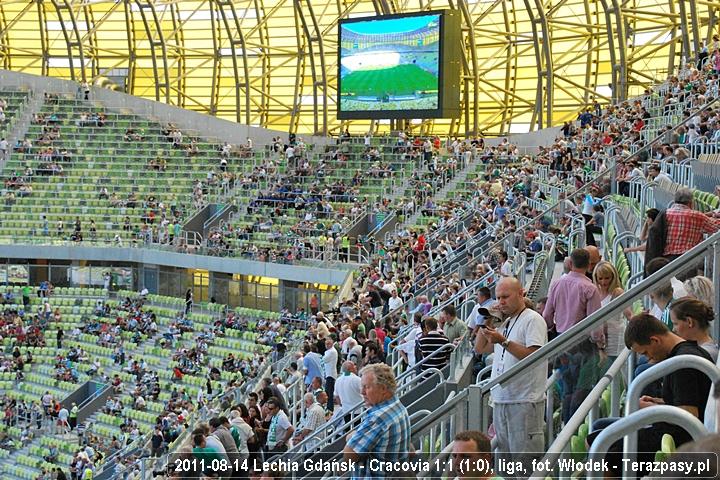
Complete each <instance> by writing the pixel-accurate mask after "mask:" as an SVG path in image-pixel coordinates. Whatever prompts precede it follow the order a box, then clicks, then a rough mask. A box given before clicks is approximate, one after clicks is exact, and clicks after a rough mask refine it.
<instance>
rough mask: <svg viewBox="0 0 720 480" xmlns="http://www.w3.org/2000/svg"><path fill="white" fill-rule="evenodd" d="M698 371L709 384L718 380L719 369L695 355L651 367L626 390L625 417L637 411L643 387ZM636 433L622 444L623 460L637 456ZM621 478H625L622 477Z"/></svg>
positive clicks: (670, 359)
mask: <svg viewBox="0 0 720 480" xmlns="http://www.w3.org/2000/svg"><path fill="white" fill-rule="evenodd" d="M686 368H687V369H693V370H699V371H700V372H702V373H704V374H706V375H707V376H708V377H710V381H711V383H715V382H716V381H718V380H720V368H718V367H717V366H715V365H714V364H713V363H712V362H711V361H709V360H705V359H704V358H702V357H698V356H696V355H678V356H677V357H672V358H668V359H667V360H663V361H662V362H660V363H658V364H656V365H653V366H652V367H650V368H648V369H647V370H645V371H644V372H642V373H641V374H640V375H638V376H637V377H635V379H634V380H633V382H632V383H631V384H630V388H629V389H628V394H627V400H626V402H625V417H626V418H628V417H630V416H631V415H632V414H633V413H635V412H636V411H637V410H639V408H640V405H639V402H640V396H641V395H642V391H643V389H644V388H645V387H647V386H648V385H649V384H650V383H652V382H654V381H655V380H659V379H661V378H663V377H665V376H667V375H669V374H670V373H673V372H676V371H678V370H684V369H686ZM637 441H638V438H637V431H632V432H630V433H629V434H628V435H626V436H625V441H624V444H623V454H624V455H625V458H628V459H630V460H635V456H636V454H637ZM623 478H627V477H625V476H623Z"/></svg>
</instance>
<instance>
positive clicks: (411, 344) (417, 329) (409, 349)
mask: <svg viewBox="0 0 720 480" xmlns="http://www.w3.org/2000/svg"><path fill="white" fill-rule="evenodd" d="M422 317H423V316H422V315H420V314H417V313H416V314H415V315H413V328H412V330H410V332H408V334H407V335H405V337H403V338H402V339H401V340H400V343H399V344H398V346H397V348H398V350H399V351H400V355H402V356H403V357H404V358H405V361H406V362H407V364H408V367H414V366H415V363H416V362H417V359H416V358H415V351H416V348H417V343H416V342H417V339H418V337H419V336H420V335H421V334H422V326H421V325H420V320H421V319H422Z"/></svg>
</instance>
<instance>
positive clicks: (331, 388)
mask: <svg viewBox="0 0 720 480" xmlns="http://www.w3.org/2000/svg"><path fill="white" fill-rule="evenodd" d="M325 393H327V396H328V403H327V410H328V412H330V413H332V411H333V408H334V407H335V397H334V395H335V379H334V378H333V377H325Z"/></svg>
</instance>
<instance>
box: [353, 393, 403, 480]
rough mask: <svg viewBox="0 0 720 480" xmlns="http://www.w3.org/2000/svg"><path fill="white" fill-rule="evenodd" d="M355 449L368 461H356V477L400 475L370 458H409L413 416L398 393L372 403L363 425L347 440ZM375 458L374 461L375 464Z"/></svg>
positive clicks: (391, 459)
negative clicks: (378, 466)
mask: <svg viewBox="0 0 720 480" xmlns="http://www.w3.org/2000/svg"><path fill="white" fill-rule="evenodd" d="M347 446H348V447H350V448H352V449H353V450H354V451H355V453H357V454H359V455H361V456H363V457H365V463H364V465H363V464H356V465H355V471H354V473H353V479H379V478H386V477H391V476H393V473H394V474H395V475H397V472H387V473H385V472H382V471H379V470H378V468H372V469H371V468H370V465H371V463H370V461H371V460H372V459H378V460H380V462H396V461H404V460H407V459H408V458H409V453H408V450H409V449H410V417H409V416H408V412H407V410H406V409H405V406H404V405H403V404H402V402H401V401H400V400H399V399H398V398H397V397H394V396H393V397H392V398H391V399H389V400H386V401H384V402H382V403H378V404H376V405H373V406H372V407H370V409H369V410H368V411H367V413H366V415H365V417H364V418H363V421H362V423H361V424H360V426H359V427H358V428H357V430H355V432H354V433H353V436H352V437H351V438H350V440H349V441H348V442H347ZM374 463H375V462H373V464H374Z"/></svg>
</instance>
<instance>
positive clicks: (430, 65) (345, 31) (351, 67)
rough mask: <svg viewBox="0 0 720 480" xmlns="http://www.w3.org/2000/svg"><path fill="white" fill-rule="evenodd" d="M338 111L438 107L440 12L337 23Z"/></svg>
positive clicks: (428, 108) (427, 108)
mask: <svg viewBox="0 0 720 480" xmlns="http://www.w3.org/2000/svg"><path fill="white" fill-rule="evenodd" d="M340 44H341V48H340V110H341V111H370V112H377V111H384V110H410V111H412V110H432V109H437V108H439V96H438V88H439V69H440V48H439V46H440V15H437V14H433V15H422V16H412V17H405V18H395V19H386V20H370V21H362V22H351V23H346V24H342V25H341V26H340Z"/></svg>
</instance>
